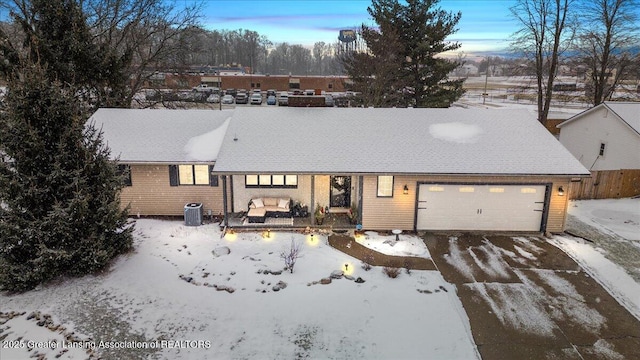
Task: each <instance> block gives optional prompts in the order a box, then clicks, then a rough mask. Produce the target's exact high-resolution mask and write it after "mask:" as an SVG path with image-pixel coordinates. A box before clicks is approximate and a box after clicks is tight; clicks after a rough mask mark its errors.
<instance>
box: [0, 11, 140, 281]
mask: <svg viewBox="0 0 640 360" xmlns="http://www.w3.org/2000/svg"><path fill="white" fill-rule="evenodd" d="M51 3H52V4H54V3H55V4H60V3H64V4H67V5H68V4H69V3H73V2H72V1H62V2H51ZM33 4H34V6H35V5H38V6H39V8H38V9H37V10H38V11H37V12H36V13H38V14H39V15H38V19H39V23H40V24H41V25H42V26H41V27H39V29H38V32H37V33H38V34H40V35H37V36H34V35H33V34H32V35H29V36H27V38H26V40H25V49H27V50H28V51H15V48H6V47H5V48H3V49H0V50H1V51H2V53H1V54H0V55H3V56H2V57H3V58H4V59H3V60H4V61H3V62H2V66H3V73H4V75H5V79H6V81H7V83H8V92H7V94H6V96H5V98H4V99H3V100H4V101H3V103H2V108H1V109H0V155H1V156H2V158H3V161H2V162H1V163H0V289H6V290H26V289H30V288H33V287H34V286H36V285H38V284H39V283H42V282H46V281H47V280H50V279H53V278H56V277H58V276H62V275H69V276H79V275H83V274H87V273H91V272H93V271H96V270H99V269H102V268H103V267H104V266H105V265H106V264H108V262H109V261H110V260H111V259H113V258H114V257H115V256H116V255H118V254H121V253H123V252H125V251H127V250H128V249H130V247H131V243H132V237H131V231H132V229H131V228H128V227H127V211H126V210H124V211H123V210H121V209H120V202H119V192H120V190H121V189H122V186H123V182H122V176H121V175H120V174H119V173H118V171H117V164H116V162H115V161H113V160H111V159H110V153H109V149H108V148H107V147H106V146H105V145H104V144H103V142H102V139H101V134H100V133H99V132H98V131H97V130H96V129H95V128H93V127H92V126H85V122H86V119H87V118H88V111H89V109H90V108H91V106H87V105H88V103H87V102H86V101H87V100H88V96H96V93H94V92H92V91H88V90H87V89H90V88H92V87H93V88H95V87H96V84H103V85H104V82H102V80H101V79H103V78H102V77H101V76H102V75H100V74H93V75H92V73H81V72H82V71H84V70H85V69H90V68H91V67H92V66H93V64H87V63H85V62H86V61H93V60H95V59H96V54H100V53H101V50H100V49H99V48H96V46H95V45H94V44H93V43H91V42H90V41H88V40H86V39H88V37H87V34H86V33H85V32H87V31H88V30H87V28H86V26H83V25H82V22H81V21H80V19H81V16H80V18H78V16H79V15H78V14H80V13H79V12H77V11H75V10H74V9H73V7H70V8H69V7H64V6H62V7H57V6H49V5H48V4H47V3H46V2H44V1H41V0H38V1H33ZM62 10H64V11H62ZM45 19H49V20H46V21H45ZM45 23H48V24H51V28H48V27H45V26H44V24H45ZM65 23H66V24H72V23H73V24H75V25H74V26H72V27H70V28H69V29H68V31H67V32H66V33H65V32H60V29H59V28H60V27H62V26H64V24H65ZM45 33H51V34H54V33H58V34H59V36H55V37H53V42H52V43H48V44H46V45H43V44H40V42H41V41H42V37H41V36H42V35H43V34H45ZM34 34H35V33H34ZM5 45H6V44H5ZM54 54H58V55H54ZM62 54H67V55H68V57H63V58H60V57H59V56H64V55H62ZM105 71H106V70H105Z"/></svg>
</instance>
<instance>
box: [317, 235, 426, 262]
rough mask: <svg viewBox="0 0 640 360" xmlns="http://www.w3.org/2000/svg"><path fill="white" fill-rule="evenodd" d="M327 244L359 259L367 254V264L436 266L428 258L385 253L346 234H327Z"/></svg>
mask: <svg viewBox="0 0 640 360" xmlns="http://www.w3.org/2000/svg"><path fill="white" fill-rule="evenodd" d="M349 244H350V245H349ZM329 245H331V246H332V247H334V248H336V249H338V250H340V251H342V252H343V253H345V254H347V255H351V256H353V257H354V258H356V259H359V260H363V259H365V257H366V256H367V255H369V261H368V262H369V265H372V266H389V267H395V268H407V267H408V268H409V269H412V270H436V266H435V265H434V264H433V261H431V260H430V259H424V258H419V257H413V256H391V255H385V254H382V253H379V252H377V251H375V250H371V249H369V248H367V247H365V246H363V245H360V244H358V243H357V242H356V241H355V239H354V238H352V237H350V236H346V235H339V234H334V235H331V236H329Z"/></svg>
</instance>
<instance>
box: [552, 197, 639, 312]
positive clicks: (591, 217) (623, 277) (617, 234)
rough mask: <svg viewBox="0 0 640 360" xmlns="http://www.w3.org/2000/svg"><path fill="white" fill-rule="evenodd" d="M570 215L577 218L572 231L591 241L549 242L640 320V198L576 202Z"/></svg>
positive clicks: (559, 239)
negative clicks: (639, 235)
mask: <svg viewBox="0 0 640 360" xmlns="http://www.w3.org/2000/svg"><path fill="white" fill-rule="evenodd" d="M569 214H570V216H574V217H575V218H576V219H573V224H571V227H572V229H571V230H572V233H573V232H579V233H586V234H587V236H588V238H589V240H590V241H586V240H584V239H581V238H577V237H573V236H568V235H567V236H554V237H552V238H551V239H549V241H550V242H551V243H552V244H554V245H556V246H558V247H559V248H561V249H562V250H563V251H565V252H566V253H567V254H568V255H569V256H571V257H572V258H573V259H574V260H575V261H576V262H577V263H578V264H580V266H581V267H582V268H583V269H585V271H587V272H588V273H589V275H591V276H592V277H593V278H595V279H596V280H597V281H598V282H599V283H600V284H601V285H602V286H603V287H604V288H605V289H607V291H608V292H609V293H610V294H611V295H612V296H613V297H614V298H616V300H618V302H619V303H620V304H622V305H623V306H624V307H625V308H626V309H627V310H629V312H630V313H631V314H633V315H634V316H635V317H636V318H637V319H640V282H638V276H637V274H638V273H640V247H638V243H639V240H638V234H640V198H635V199H634V198H631V199H603V200H581V201H572V202H571V204H570V205H569ZM581 223H582V225H584V224H586V226H582V225H581ZM585 227H586V229H585ZM597 232H601V233H603V234H604V235H606V236H604V237H603V236H598V235H597ZM634 245H635V246H634Z"/></svg>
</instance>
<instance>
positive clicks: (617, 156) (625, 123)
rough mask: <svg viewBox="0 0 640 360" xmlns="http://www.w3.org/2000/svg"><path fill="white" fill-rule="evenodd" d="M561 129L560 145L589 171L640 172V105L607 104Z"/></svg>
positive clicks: (593, 109)
mask: <svg viewBox="0 0 640 360" xmlns="http://www.w3.org/2000/svg"><path fill="white" fill-rule="evenodd" d="M558 128H560V143H562V145H564V147H566V148H567V150H569V152H571V153H572V154H573V156H575V157H576V159H578V160H579V161H580V162H581V163H582V165H584V167H586V168H587V169H589V170H594V171H600V170H620V169H640V102H613V101H605V102H603V103H601V104H600V105H598V106H595V107H593V108H591V109H589V110H586V111H583V112H581V113H580V114H577V115H574V116H572V117H571V118H569V119H567V120H566V121H564V122H562V123H561V124H559V125H558Z"/></svg>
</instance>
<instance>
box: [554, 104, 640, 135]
mask: <svg viewBox="0 0 640 360" xmlns="http://www.w3.org/2000/svg"><path fill="white" fill-rule="evenodd" d="M603 106H604V107H606V108H607V109H609V111H611V112H613V113H614V114H616V115H617V116H618V117H619V118H620V120H622V121H623V122H625V123H626V124H627V125H629V127H631V128H632V129H633V130H635V132H636V133H637V134H638V135H640V102H618V101H605V102H603V103H602V104H600V105H598V106H595V107H592V108H591V109H589V110H585V111H583V112H581V113H580V114H577V115H575V116H573V117H571V118H569V119H568V120H567V121H565V122H563V123H561V124H559V125H558V127H562V126H564V125H566V124H568V123H570V122H573V121H575V120H578V119H580V118H582V117H583V116H584V115H586V114H590V113H591V112H593V111H595V109H599V108H601V107H603Z"/></svg>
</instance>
